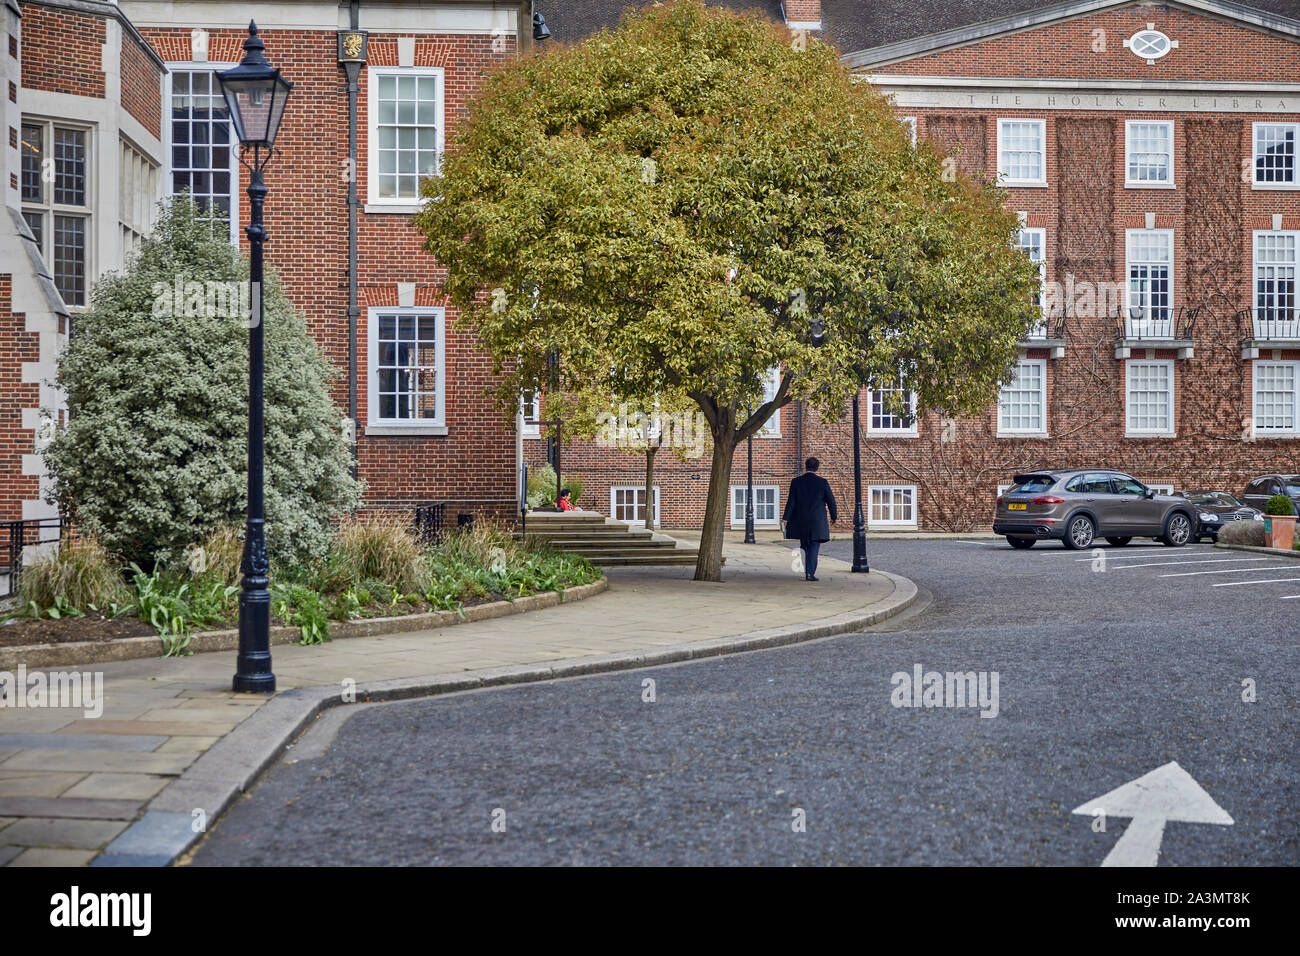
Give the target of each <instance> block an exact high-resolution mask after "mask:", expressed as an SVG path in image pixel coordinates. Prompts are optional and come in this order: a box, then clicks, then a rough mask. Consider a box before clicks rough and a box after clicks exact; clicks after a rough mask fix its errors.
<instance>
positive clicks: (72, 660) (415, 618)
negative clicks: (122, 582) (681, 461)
mask: <svg viewBox="0 0 1300 956" xmlns="http://www.w3.org/2000/svg"><path fill="white" fill-rule="evenodd" d="M607 587H609V580H608V579H607V578H606V577H605V576H604V574H603V573H602V575H601V578H600V580H598V581H592V582H591V583H590V584H578V585H575V586H574V587H571V588H566V589H565V590H563V591H547V592H546V593H545V594H530V595H528V596H527V597H519V598H515V599H514V600H513V601H493V602H491V603H490V604H476V605H474V606H473V607H467V608H464V609H462V611H461V613H457V612H456V611H426V612H424V613H423V614H404V615H402V616H401V617H372V618H367V619H365V620H360V621H331V622H330V640H339V639H347V638H351V637H377V636H379V635H381V634H405V633H407V632H409V631H423V630H429V629H433V628H440V627H451V626H452V625H453V624H468V623H469V622H470V621H486V620H490V619H492V618H497V617H506V616H508V615H510V614H522V613H524V612H525V611H539V610H541V609H542V608H547V607H555V606H557V605H559V604H567V603H568V602H570V601H581V600H582V599H583V598H589V597H593V596H595V595H597V594H599V593H601V592H602V591H604V590H605V589H606V588H607ZM462 613H463V614H464V617H462V616H461V614H462ZM301 639H302V632H301V631H300V630H299V629H298V628H296V627H283V626H275V627H272V628H271V644H272V645H277V644H297V643H298V642H299V640H301ZM237 647H239V630H238V629H236V628H229V629H227V630H222V631H198V632H196V633H194V634H192V635H191V636H190V643H189V645H188V646H187V647H186V650H188V651H191V652H192V653H195V654H206V653H208V652H210V651H233V650H235V649H236V648H237ZM161 648H162V644H161V642H160V641H159V639H158V637H157V636H156V635H149V636H146V637H125V638H122V639H121V640H117V641H73V642H69V643H66V644H23V645H19V646H17V647H0V670H3V671H14V670H17V669H18V666H19V665H20V664H21V665H24V666H26V667H28V668H36V667H72V666H77V665H82V664H106V663H111V662H113V661H130V660H139V659H141V658H145V657H157V658H161V657H162V652H161Z"/></svg>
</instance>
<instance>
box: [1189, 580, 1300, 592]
mask: <svg viewBox="0 0 1300 956" xmlns="http://www.w3.org/2000/svg"><path fill="white" fill-rule="evenodd" d="M1282 581H1300V578H1268V579H1266V580H1264V581H1232V582H1229V583H1228V584H1212V585H1210V587H1214V588H1238V587H1241V586H1242V585H1243V584H1278V583H1280V582H1282ZM1297 597H1300V595H1297Z"/></svg>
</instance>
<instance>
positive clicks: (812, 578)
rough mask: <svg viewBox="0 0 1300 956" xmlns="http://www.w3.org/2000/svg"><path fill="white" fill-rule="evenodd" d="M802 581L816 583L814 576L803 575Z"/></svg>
mask: <svg viewBox="0 0 1300 956" xmlns="http://www.w3.org/2000/svg"><path fill="white" fill-rule="evenodd" d="M803 579H804V580H805V581H816V580H817V576H816V575H815V574H805V575H804V576H803Z"/></svg>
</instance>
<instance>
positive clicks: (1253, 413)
mask: <svg viewBox="0 0 1300 956" xmlns="http://www.w3.org/2000/svg"><path fill="white" fill-rule="evenodd" d="M1266 367H1284V368H1290V369H1291V427H1290V428H1271V427H1266V428H1261V427H1260V424H1259V376H1258V374H1257V372H1258V371H1259V369H1261V368H1266ZM1250 426H1251V434H1252V435H1258V436H1260V437H1264V438H1294V437H1295V436H1297V435H1300V361H1297V360H1296V359H1255V360H1253V361H1252V362H1251V363H1250Z"/></svg>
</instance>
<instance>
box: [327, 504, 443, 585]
mask: <svg viewBox="0 0 1300 956" xmlns="http://www.w3.org/2000/svg"><path fill="white" fill-rule="evenodd" d="M334 555H335V557H336V558H337V559H338V568H339V572H340V573H341V574H342V575H343V576H344V577H345V579H347V580H350V581H363V580H366V579H374V580H378V581H383V582H385V583H386V584H390V585H392V586H394V587H396V588H398V589H399V590H400V591H403V592H407V591H419V592H423V591H424V590H425V589H426V588H427V587H428V586H429V575H428V569H427V568H426V567H425V564H424V558H423V555H422V554H421V551H420V544H419V542H418V541H416V540H415V537H414V535H412V534H411V530H410V528H409V527H408V526H407V525H405V524H402V523H400V522H398V521H396V520H378V519H370V520H367V521H352V522H349V523H347V524H345V525H343V527H342V528H341V529H339V533H338V538H337V540H336V541H335V544H334Z"/></svg>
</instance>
